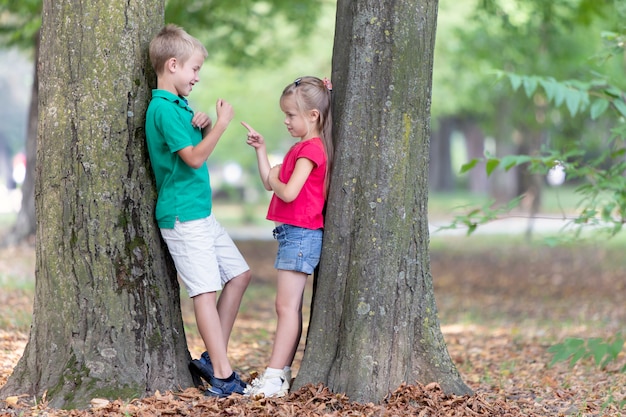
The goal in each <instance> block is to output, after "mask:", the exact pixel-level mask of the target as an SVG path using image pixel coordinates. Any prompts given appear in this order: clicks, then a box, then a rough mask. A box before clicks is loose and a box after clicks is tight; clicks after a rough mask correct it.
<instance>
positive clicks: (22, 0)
mask: <svg viewBox="0 0 626 417" xmlns="http://www.w3.org/2000/svg"><path fill="white" fill-rule="evenodd" d="M329 1H331V0H264V1H259V0H240V1H232V0H211V1H205V0H192V1H189V0H167V1H166V2H165V4H166V6H165V21H166V22H168V23H176V24H179V25H181V26H183V27H184V28H185V29H186V30H187V31H188V32H190V33H191V34H192V35H194V36H196V37H198V38H199V39H200V40H201V41H203V42H204V43H205V44H206V45H207V49H208V50H209V51H210V53H211V54H212V59H214V60H215V59H216V57H217V58H219V59H221V60H222V61H223V62H226V63H227V64H229V65H234V66H243V65H250V64H255V65H259V64H261V63H272V62H273V63H277V62H280V60H282V59H284V56H285V55H286V54H289V53H291V52H292V51H293V50H294V49H298V48H299V46H300V43H301V42H304V40H305V39H306V37H307V36H308V35H309V34H311V32H312V31H313V29H315V27H316V23H317V20H318V18H319V16H320V13H321V10H322V6H323V5H325V4H328V3H329ZM41 8H42V0H0V44H5V45H18V46H19V47H21V48H23V49H31V48H32V47H33V45H34V41H35V35H36V33H37V32H38V30H39V28H40V27H41ZM331 36H332V34H331ZM280 40H283V41H282V42H281V41H280Z"/></svg>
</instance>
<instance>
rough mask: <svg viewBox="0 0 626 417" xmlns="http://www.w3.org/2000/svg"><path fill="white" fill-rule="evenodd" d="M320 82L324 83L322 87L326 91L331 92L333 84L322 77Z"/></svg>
mask: <svg viewBox="0 0 626 417" xmlns="http://www.w3.org/2000/svg"><path fill="white" fill-rule="evenodd" d="M322 82H323V83H324V86H325V87H326V88H327V89H328V91H333V83H331V82H330V80H329V79H328V78H326V77H324V79H323V80H322Z"/></svg>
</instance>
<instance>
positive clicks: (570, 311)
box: [0, 238, 626, 416]
mask: <svg viewBox="0 0 626 417" xmlns="http://www.w3.org/2000/svg"><path fill="white" fill-rule="evenodd" d="M463 239H465V238H459V239H450V241H449V242H446V243H445V244H443V245H435V246H434V247H433V249H432V251H431V269H432V274H433V280H434V285H435V295H436V298H437V305H438V309H439V316H440V321H441V328H442V331H443V333H444V337H445V340H446V343H447V346H448V350H449V352H450V355H451V357H452V358H453V361H454V362H455V364H456V366H457V368H458V369H459V371H460V373H461V375H462V376H463V379H464V380H465V382H466V383H467V384H468V385H469V386H470V387H471V388H472V389H473V390H474V391H475V394H474V395H472V396H466V397H454V396H446V395H445V394H444V393H442V392H441V390H440V389H439V387H438V386H437V385H436V384H429V385H425V386H423V385H421V384H419V383H417V382H416V381H409V384H408V385H403V386H401V387H398V390H397V391H395V392H394V393H390V395H389V396H388V398H387V399H386V400H385V401H384V402H382V403H381V404H357V403H354V402H352V401H350V399H349V398H347V397H346V396H344V395H341V394H340V393H331V392H330V391H329V390H328V389H326V388H325V387H323V386H307V387H304V388H302V389H301V390H299V391H296V392H292V393H290V395H289V396H288V397H286V398H283V399H267V400H265V399H263V400H254V401H253V400H250V399H247V398H241V397H238V398H229V399H226V400H215V399H211V398H207V397H204V396H203V395H202V391H199V390H198V389H196V388H189V389H187V390H185V391H183V392H178V391H177V392H167V393H157V395H155V396H154V397H150V398H144V399H137V400H133V401H130V402H128V401H119V400H118V401H108V400H97V399H94V401H93V403H92V408H91V409H89V410H69V411H67V410H53V409H50V408H48V407H47V404H46V402H45V400H44V401H41V400H40V401H38V402H37V403H35V402H34V401H33V399H32V398H28V397H27V396H21V397H12V398H4V399H1V400H0V416H5V415H6V416H31V415H32V416H35V415H45V416H88V415H89V416H91V415H93V416H96V415H98V416H99V415H103V416H104V415H113V416H127V415H137V416H156V415H186V416H196V415H242V416H243V415H246V416H247V415H251V416H273V415H277V416H300V415H302V416H395V415H398V416H403V415H415V416H448V415H449V416H494V415H497V416H570V415H571V416H619V415H622V414H624V415H626V405H624V401H625V398H626V388H625V387H626V374H625V373H624V372H622V371H621V370H620V368H621V367H623V366H624V364H625V363H626V357H625V354H624V350H623V351H622V353H621V354H620V355H619V356H618V358H617V360H615V361H613V362H611V363H609V364H608V366H607V367H606V368H605V369H600V368H599V367H598V366H596V365H595V363H594V361H593V359H586V360H581V361H578V362H577V363H576V364H575V365H574V366H572V367H570V366H569V364H568V363H562V362H559V363H556V364H555V365H554V366H549V364H550V362H551V360H552V358H553V356H552V354H551V353H550V352H549V348H550V347H551V346H553V345H554V344H555V343H558V342H561V341H563V340H565V338H567V337H581V338H588V337H601V338H609V337H611V336H614V335H615V334H617V333H618V332H620V331H621V332H622V333H623V334H625V335H626V327H625V326H626V324H625V323H626V303H625V302H624V301H625V300H626V297H625V295H626V261H625V260H624V259H623V256H621V254H620V253H619V251H608V250H606V249H603V248H601V247H593V246H591V247H585V248H582V249H581V248H573V247H561V248H547V247H545V246H527V245H519V246H518V247H515V246H511V245H503V247H502V248H499V247H498V245H495V249H494V247H493V246H492V247H490V248H489V249H481V248H480V247H474V245H473V244H472V241H471V240H463ZM239 244H240V247H241V249H242V252H243V253H244V255H245V256H246V259H247V260H248V261H249V263H250V265H251V267H252V271H253V275H254V277H253V285H254V291H253V294H254V296H252V297H248V298H246V300H244V306H243V307H242V311H241V313H240V316H239V318H238V321H237V323H236V329H235V331H234V333H233V336H232V341H231V349H230V352H229V354H230V356H231V359H232V362H233V365H234V366H235V367H236V368H237V369H238V370H239V371H240V372H241V373H242V375H243V376H244V377H246V378H249V377H250V376H251V375H253V374H254V372H257V371H262V369H263V368H264V366H265V364H266V361H267V359H268V356H269V352H270V349H271V339H272V334H273V333H272V332H273V326H274V312H273V295H274V292H273V291H274V290H273V285H274V276H275V271H274V269H273V267H272V262H273V256H274V251H275V246H274V243H273V242H266V241H263V242H260V241H242V242H239ZM24 270H26V271H27V272H28V273H30V274H31V275H34V255H33V250H32V247H29V246H27V245H24V246H20V247H17V248H9V249H4V250H1V251H0V271H1V272H2V273H3V274H5V276H6V275H7V274H13V275H16V276H18V275H20V274H24ZM307 293H308V294H309V296H310V291H308V292H307ZM31 296H32V294H31V295H28V292H23V291H21V290H19V288H18V289H16V290H11V291H6V292H3V293H2V294H0V314H1V315H2V317H4V319H3V320H1V321H0V386H2V385H3V384H4V383H5V382H6V379H7V378H8V376H9V375H10V373H11V370H12V369H13V367H14V366H15V364H16V363H17V361H18V360H19V357H20V356H21V353H22V351H23V349H24V346H25V343H26V341H27V336H28V335H27V333H26V331H27V330H26V329H24V328H23V326H22V328H20V326H19V325H15V326H13V325H12V324H11V321H10V320H9V319H8V318H10V317H13V315H16V314H17V313H16V312H19V311H23V312H25V313H24V314H25V315H28V314H30V311H31V304H32V299H31ZM307 311H308V310H307ZM305 313H306V311H305ZM183 315H184V317H185V321H186V322H187V323H188V326H187V327H189V328H193V326H194V324H193V313H192V312H191V310H190V306H189V304H188V303H187V302H185V303H183ZM188 333H189V334H188V339H189V347H190V351H191V352H192V355H194V356H198V355H199V354H200V353H201V352H202V350H203V348H202V345H201V342H200V340H199V339H198V338H197V337H196V336H195V334H194V333H193V332H192V331H189V332H188ZM303 340H304V338H303ZM303 347H304V346H303V343H301V346H300V348H301V351H300V352H299V354H298V356H297V358H296V363H295V364H294V371H295V372H294V374H295V373H297V369H298V366H299V360H300V359H301V356H302V349H303Z"/></svg>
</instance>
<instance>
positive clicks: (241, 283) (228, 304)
mask: <svg viewBox="0 0 626 417" xmlns="http://www.w3.org/2000/svg"><path fill="white" fill-rule="evenodd" d="M250 277H251V273H250V271H246V272H244V273H243V274H241V275H237V276H236V277H235V278H233V279H231V280H230V281H228V282H227V283H226V285H224V289H223V290H222V293H221V294H220V297H219V300H218V301H217V312H218V314H219V316H220V322H221V325H222V336H223V338H224V343H225V347H226V349H228V340H229V339H230V333H231V331H232V330H233V325H234V323H235V319H236V318H237V313H238V312H239V307H240V306H241V299H242V298H243V294H244V292H245V291H246V288H248V284H249V283H250Z"/></svg>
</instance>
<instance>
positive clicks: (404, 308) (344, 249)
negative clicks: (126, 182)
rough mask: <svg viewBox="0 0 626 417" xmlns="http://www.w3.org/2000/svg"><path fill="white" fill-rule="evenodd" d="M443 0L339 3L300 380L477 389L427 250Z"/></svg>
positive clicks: (350, 390) (363, 391) (371, 396)
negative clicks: (328, 140) (453, 336)
mask: <svg viewBox="0 0 626 417" xmlns="http://www.w3.org/2000/svg"><path fill="white" fill-rule="evenodd" d="M436 17H437V1H436V0H418V1H413V0H383V1H380V0H359V1H351V0H339V2H338V6H337V22H336V33H335V46H334V51H333V74H332V81H333V86H334V89H333V94H334V98H333V116H334V128H335V129H334V139H335V143H336V153H335V155H336V159H335V162H334V166H335V168H334V172H333V175H332V182H331V190H330V194H329V203H328V210H327V218H326V226H325V235H324V249H323V253H322V259H321V266H320V273H319V276H318V277H317V279H318V281H317V283H316V290H315V296H314V300H313V309H312V317H311V323H310V326H309V333H308V335H307V345H306V350H305V356H304V360H303V362H302V367H301V369H300V372H299V374H298V376H297V380H296V381H295V388H297V387H299V386H301V385H303V384H306V383H318V382H323V383H325V384H326V385H328V386H329V387H330V388H331V389H332V390H333V391H335V392H343V393H346V394H347V395H348V396H349V397H350V398H351V399H354V400H357V401H362V402H369V401H374V402H378V401H381V400H382V399H383V398H384V397H385V396H386V395H387V394H388V393H389V392H392V391H393V390H395V389H396V388H397V387H398V386H399V385H400V384H401V383H403V382H407V383H415V382H421V383H429V382H433V381H436V382H439V383H440V385H441V386H442V388H443V389H444V390H445V391H446V392H449V393H457V394H462V393H468V392H470V389H469V388H468V387H467V386H466V385H465V384H464V383H463V381H462V380H461V378H460V376H459V373H458V372H457V370H456V367H455V366H454V364H453V362H452V360H451V359H450V356H449V354H448V352H447V349H446V346H445V343H444V340H443V335H442V333H441V330H440V325H439V321H438V318H437V308H436V304H435V299H434V293H433V286H432V276H431V272H430V259H429V248H428V240H429V234H428V218H427V203H428V155H429V148H428V145H429V143H428V141H429V137H430V99H431V84H432V60H433V48H434V40H435V28H436Z"/></svg>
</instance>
